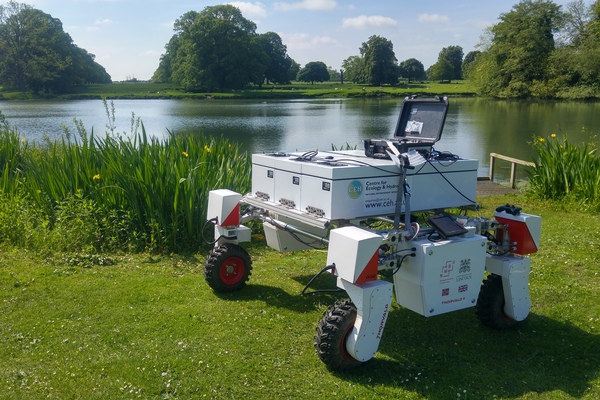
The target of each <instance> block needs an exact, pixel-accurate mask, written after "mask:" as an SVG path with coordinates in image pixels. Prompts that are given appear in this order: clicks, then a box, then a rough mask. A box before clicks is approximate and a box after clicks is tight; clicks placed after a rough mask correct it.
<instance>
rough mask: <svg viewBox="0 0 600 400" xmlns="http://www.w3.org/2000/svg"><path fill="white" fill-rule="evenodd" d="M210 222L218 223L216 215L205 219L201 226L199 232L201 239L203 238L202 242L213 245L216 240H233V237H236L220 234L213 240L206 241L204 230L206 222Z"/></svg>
mask: <svg viewBox="0 0 600 400" xmlns="http://www.w3.org/2000/svg"><path fill="white" fill-rule="evenodd" d="M210 223H213V224H218V223H219V219H218V218H217V217H214V218H211V219H209V220H207V221H206V222H205V223H204V226H202V231H201V234H202V240H204V242H205V243H206V244H208V245H211V246H214V244H215V243H217V242H218V241H219V240H221V239H227V240H235V239H236V237H235V236H225V235H220V236H219V237H218V238H216V239H215V240H213V241H212V242H211V241H208V240H207V239H206V237H205V236H204V231H206V226H207V225H208V224H210Z"/></svg>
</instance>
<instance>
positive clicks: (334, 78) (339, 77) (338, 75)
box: [327, 67, 342, 82]
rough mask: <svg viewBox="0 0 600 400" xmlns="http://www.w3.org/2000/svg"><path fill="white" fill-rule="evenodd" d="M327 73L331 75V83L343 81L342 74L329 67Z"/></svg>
mask: <svg viewBox="0 0 600 400" xmlns="http://www.w3.org/2000/svg"><path fill="white" fill-rule="evenodd" d="M327 72H328V73H329V80H330V81H335V82H340V81H341V80H342V74H341V73H340V71H338V70H337V69H334V68H332V67H327Z"/></svg>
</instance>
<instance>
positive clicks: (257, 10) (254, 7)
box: [227, 1, 267, 18]
mask: <svg viewBox="0 0 600 400" xmlns="http://www.w3.org/2000/svg"><path fill="white" fill-rule="evenodd" d="M227 4H231V5H232V6H234V7H237V8H239V9H240V11H241V12H242V14H244V16H245V17H247V18H265V17H266V16H267V10H266V8H265V5H264V4H263V3H260V2H256V3H248V2H246V1H232V2H229V3H227Z"/></svg>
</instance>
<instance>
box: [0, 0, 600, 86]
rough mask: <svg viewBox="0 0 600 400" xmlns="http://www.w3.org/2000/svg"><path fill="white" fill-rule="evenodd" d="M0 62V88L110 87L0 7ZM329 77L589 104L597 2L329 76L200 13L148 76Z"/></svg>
mask: <svg viewBox="0 0 600 400" xmlns="http://www.w3.org/2000/svg"><path fill="white" fill-rule="evenodd" d="M0 54H2V57H1V58H0V85H2V86H3V87H5V88H14V89H16V90H20V91H25V90H31V91H34V92H39V91H41V90H45V91H49V90H55V91H66V90H68V89H69V88H71V87H73V86H77V85H82V84H85V83H108V82H110V76H109V75H108V74H107V73H106V71H105V70H104V68H103V67H102V66H100V65H99V64H97V63H96V62H95V61H94V55H93V54H89V53H88V52H87V51H85V50H84V49H81V48H79V47H77V46H76V45H75V44H73V41H72V39H71V37H70V36H69V35H68V34H67V33H65V32H64V31H63V30H62V24H61V22H60V21H59V20H58V19H55V18H52V17H51V16H50V15H48V14H45V13H43V12H42V11H40V10H36V9H34V8H32V7H30V6H27V5H23V4H19V3H15V2H14V1H10V2H9V3H7V5H6V6H0ZM332 79H335V80H340V81H341V82H342V83H343V82H344V81H346V82H354V83H359V84H364V85H373V86H379V85H386V84H387V85H396V84H398V83H399V82H400V81H401V80H404V81H406V82H408V83H410V82H411V81H422V80H431V81H452V80H458V79H468V80H470V81H471V82H472V83H473V84H474V86H475V87H476V90H477V92H478V93H479V94H482V95H489V96H496V97H528V96H533V97H549V98H550V97H566V98H569V97H573V98H582V97H598V92H599V89H600V0H596V1H594V2H593V3H591V4H590V5H586V4H585V2H584V0H574V1H573V2H571V3H569V4H568V5H567V6H566V7H565V9H564V10H563V9H562V7H561V6H559V5H557V4H556V3H554V2H553V1H552V0H521V1H520V2H519V3H518V4H516V5H514V6H513V7H512V9H511V10H510V11H508V12H506V13H503V14H501V15H500V17H499V22H498V23H496V24H495V25H492V26H491V27H489V28H487V29H486V30H485V31H484V32H483V35H482V37H481V41H480V43H479V45H478V46H477V50H475V51H471V52H469V53H467V54H466V55H465V54H464V52H463V49H462V47H460V46H457V45H452V46H448V47H445V48H443V49H442V50H441V51H440V53H439V55H438V59H437V61H436V62H435V63H434V64H433V65H431V66H430V67H429V68H427V69H425V68H424V66H423V64H422V62H421V61H419V60H418V59H416V58H409V59H406V60H404V61H402V62H398V59H397V58H396V55H395V53H394V49H393V44H392V42H391V41H390V40H388V39H386V38H384V37H382V36H378V35H373V36H371V37H369V38H368V40H367V41H366V42H364V43H362V45H361V46H360V48H359V55H354V56H350V57H348V58H346V59H345V60H344V61H343V62H342V69H340V70H339V71H338V70H334V69H332V68H331V67H327V66H326V65H325V63H323V62H322V61H312V62H309V63H307V64H306V65H305V66H304V67H302V68H301V66H300V65H299V64H298V63H297V62H296V61H294V60H293V59H292V58H291V57H290V56H289V55H288V53H287V47H286V46H285V44H283V41H282V39H281V37H280V36H279V35H278V34H277V33H275V32H267V33H263V34H258V33H257V32H256V24H255V23H254V22H252V21H250V20H248V19H246V18H244V17H243V15H242V13H241V11H240V10H239V9H238V8H236V7H234V6H233V5H217V6H210V7H206V8H205V9H204V10H202V11H200V12H196V11H189V12H187V13H185V14H184V15H182V16H181V17H180V18H179V19H178V20H177V21H176V22H175V24H174V34H173V36H172V37H171V39H170V40H169V42H168V43H167V44H166V45H165V53H164V54H163V55H162V56H161V57H160V61H159V66H158V68H157V69H156V71H155V72H154V74H153V76H152V81H154V82H160V83H174V84H176V85H179V86H181V87H182V88H183V89H184V90H187V91H191V92H200V91H220V92H223V91H226V90H231V89H242V88H244V87H247V86H248V85H256V86H258V87H262V86H263V84H269V83H275V84H287V83H290V82H291V81H294V80H297V81H302V82H311V83H314V82H323V81H329V80H332Z"/></svg>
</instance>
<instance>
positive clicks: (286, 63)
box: [258, 32, 293, 85]
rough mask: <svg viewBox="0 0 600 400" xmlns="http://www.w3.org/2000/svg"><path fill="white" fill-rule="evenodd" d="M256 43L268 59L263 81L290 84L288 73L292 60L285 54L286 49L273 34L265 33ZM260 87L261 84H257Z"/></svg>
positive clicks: (276, 35)
mask: <svg viewBox="0 0 600 400" xmlns="http://www.w3.org/2000/svg"><path fill="white" fill-rule="evenodd" d="M258 43H259V45H260V47H261V49H262V51H264V52H265V54H266V55H267V57H268V65H267V68H266V70H265V73H264V81H265V82H266V83H267V84H268V83H269V82H274V83H279V84H285V83H290V78H289V74H288V71H289V69H290V67H291V66H292V61H293V60H292V59H291V58H290V57H289V56H288V54H287V47H286V46H285V45H284V44H283V42H282V40H281V37H280V36H279V35H278V34H276V33H275V32H267V33H263V34H262V35H259V36H258ZM259 85H262V82H261V83H260V84H259Z"/></svg>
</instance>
